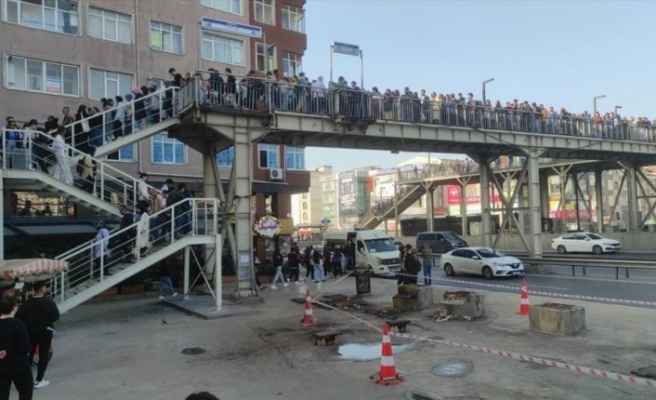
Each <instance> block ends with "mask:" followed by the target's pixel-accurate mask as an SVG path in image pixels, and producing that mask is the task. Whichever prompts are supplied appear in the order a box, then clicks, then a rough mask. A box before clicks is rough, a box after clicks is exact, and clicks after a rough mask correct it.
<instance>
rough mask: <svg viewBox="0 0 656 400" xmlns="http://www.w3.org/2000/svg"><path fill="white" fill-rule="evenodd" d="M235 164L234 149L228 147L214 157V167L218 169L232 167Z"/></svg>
mask: <svg viewBox="0 0 656 400" xmlns="http://www.w3.org/2000/svg"><path fill="white" fill-rule="evenodd" d="M234 163H235V148H234V147H230V148H227V149H225V150H223V151H221V152H219V153H218V154H217V155H216V165H218V166H219V167H232V164H234Z"/></svg>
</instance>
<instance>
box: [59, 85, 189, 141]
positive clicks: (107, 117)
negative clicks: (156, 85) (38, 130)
mask: <svg viewBox="0 0 656 400" xmlns="http://www.w3.org/2000/svg"><path fill="white" fill-rule="evenodd" d="M177 90H178V88H177V87H176V86H169V87H166V88H160V89H159V90H157V91H155V92H153V93H150V94H148V95H147V96H144V97H141V98H139V99H136V100H132V101H129V102H123V103H121V105H120V107H119V106H114V107H112V108H109V109H107V110H104V111H103V112H101V113H98V114H94V115H91V116H88V117H86V118H84V119H81V120H78V121H75V122H73V123H71V124H68V125H66V126H65V128H66V129H67V130H68V131H69V132H70V143H71V146H72V147H74V148H76V149H86V148H87V147H89V146H94V147H100V146H103V145H105V144H108V143H110V142H112V141H114V140H115V139H117V138H119V137H121V136H127V135H129V134H131V133H132V132H136V131H138V130H139V129H141V128H143V127H145V126H148V125H153V124H157V123H158V122H159V121H162V120H164V119H167V118H169V117H172V116H173V108H174V104H175V94H176V92H177ZM137 108H138V109H139V110H137ZM117 112H120V113H121V114H125V117H124V118H123V119H120V118H119V119H117V118H116V117H117V116H116V113H117ZM50 134H51V133H50Z"/></svg>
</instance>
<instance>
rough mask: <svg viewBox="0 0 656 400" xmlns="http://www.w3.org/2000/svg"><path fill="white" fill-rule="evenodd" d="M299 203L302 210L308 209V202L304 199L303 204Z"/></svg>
mask: <svg viewBox="0 0 656 400" xmlns="http://www.w3.org/2000/svg"><path fill="white" fill-rule="evenodd" d="M301 205H302V207H303V209H304V210H307V209H308V203H307V202H305V201H304V202H303V204H301Z"/></svg>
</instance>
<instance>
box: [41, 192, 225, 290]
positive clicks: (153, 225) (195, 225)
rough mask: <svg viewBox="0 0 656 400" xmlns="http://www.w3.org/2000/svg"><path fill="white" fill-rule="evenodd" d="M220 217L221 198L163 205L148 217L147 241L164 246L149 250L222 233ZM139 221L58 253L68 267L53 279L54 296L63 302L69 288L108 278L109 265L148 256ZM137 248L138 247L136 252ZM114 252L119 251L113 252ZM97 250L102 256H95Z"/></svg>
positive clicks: (137, 260)
mask: <svg viewBox="0 0 656 400" xmlns="http://www.w3.org/2000/svg"><path fill="white" fill-rule="evenodd" d="M185 204H188V205H189V207H188V209H186V207H183V206H184V205H185ZM218 218H219V212H218V199H204V198H199V199H195V198H185V199H184V200H181V201H179V202H177V203H175V204H173V205H171V206H169V207H167V208H165V209H162V210H160V211H159V212H157V213H155V214H153V215H150V216H148V217H147V226H146V229H147V235H146V238H147V241H146V242H148V243H150V241H151V239H152V240H153V241H154V242H157V243H159V244H161V245H162V246H163V247H161V248H160V247H153V248H151V249H150V250H149V251H151V252H158V251H160V250H162V249H163V248H165V247H167V246H169V245H172V244H174V243H176V242H177V241H178V240H181V239H182V238H183V237H185V236H187V235H192V236H195V235H216V234H218V233H219V224H218ZM139 225H140V222H139V221H137V222H135V223H133V224H132V225H130V226H129V227H126V228H123V229H120V230H118V231H115V232H112V233H110V234H109V236H107V237H105V238H103V239H102V240H101V241H100V242H97V241H96V240H93V241H90V242H87V243H85V245H84V246H82V247H81V248H79V249H77V250H75V251H68V252H66V253H64V254H62V255H59V256H57V257H55V259H57V260H61V261H66V262H67V263H68V266H69V268H68V270H66V271H63V272H61V273H60V274H59V275H58V276H55V277H54V278H53V279H52V280H51V282H50V284H51V285H50V286H51V288H52V293H53V298H54V299H56V300H58V301H60V302H63V301H64V300H66V298H67V296H66V292H67V291H68V290H70V289H72V288H74V287H76V286H78V285H81V284H84V283H86V282H92V284H95V283H94V282H96V281H95V279H98V280H99V281H100V282H102V281H103V280H105V279H106V278H107V276H108V275H107V273H106V271H107V272H109V271H108V270H109V269H110V268H112V267H114V266H117V265H119V264H121V263H126V262H135V263H136V262H139V261H140V260H141V259H143V258H144V257H146V256H147V253H143V252H142V250H143V248H144V247H145V246H146V243H144V242H143V235H142V237H140V235H139V232H136V230H137V229H138V228H139ZM98 246H100V247H98ZM134 248H136V249H137V250H136V252H134V253H133V249H134ZM96 250H98V251H96ZM112 252H116V254H113V255H112V254H111V253H112ZM95 253H100V254H102V256H100V257H95V256H96V255H97V254H95ZM117 256H120V257H117ZM129 259H134V261H130V260H129Z"/></svg>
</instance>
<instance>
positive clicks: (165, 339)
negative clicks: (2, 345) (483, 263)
mask: <svg viewBox="0 0 656 400" xmlns="http://www.w3.org/2000/svg"><path fill="white" fill-rule="evenodd" d="M529 278H530V280H531V281H532V280H533V279H534V277H532V276H531V277H529ZM333 282H334V281H331V280H329V281H328V282H327V283H325V284H321V285H319V286H317V285H315V284H309V286H307V287H309V288H310V290H311V291H312V292H313V293H315V294H316V293H317V292H318V291H323V292H324V293H325V294H333V293H341V294H345V295H353V294H354V293H355V282H354V279H353V278H346V279H345V280H343V281H341V282H340V283H337V284H335V283H333ZM509 282H511V283H517V281H516V280H514V281H502V282H501V283H509ZM371 287H372V293H371V295H368V296H366V297H364V299H365V301H366V302H367V303H369V304H370V305H371V306H372V307H374V308H383V307H384V308H388V309H390V308H391V300H392V295H393V294H395V292H396V282H395V281H393V280H385V279H373V280H372V281H371ZM447 289H452V287H446V286H441V285H440V286H433V287H432V290H433V292H434V296H435V299H436V300H438V299H439V298H441V296H442V295H443V293H444V291H445V290H447ZM305 290H306V285H305V284H302V285H290V286H289V287H287V288H283V287H282V285H279V288H278V290H275V291H274V290H271V289H270V288H267V289H265V290H264V291H263V292H262V293H261V297H262V299H263V300H264V302H262V303H259V302H246V304H239V303H235V302H229V303H226V306H225V307H226V308H228V309H229V308H230V307H233V308H237V307H238V312H225V313H224V316H223V317H220V318H215V319H210V320H205V319H201V318H198V317H196V316H194V315H191V314H190V313H186V312H181V311H179V310H177V309H174V308H172V307H169V306H167V305H165V304H163V303H161V302H159V301H158V300H156V299H150V298H148V299H140V300H130V301H121V302H114V303H101V304H90V305H82V306H80V307H77V308H75V309H73V310H72V311H71V312H69V313H68V314H65V315H63V316H62V321H61V322H60V323H59V324H58V325H57V329H58V330H59V332H60V336H59V337H58V338H56V339H55V342H54V356H53V360H52V362H51V364H50V366H49V367H48V372H47V374H46V379H49V380H50V381H51V384H50V386H48V387H47V388H44V389H39V390H37V391H36V392H35V396H34V398H35V399H37V400H45V399H53V400H54V399H56V400H60V399H67V400H77V399H79V400H90V399H94V398H100V399H106V400H113V399H121V400H124V399H152V400H155V399H162V400H164V399H166V400H172V399H180V400H182V399H185V398H186V396H187V395H189V394H190V393H192V392H195V391H202V390H207V391H210V392H212V393H214V394H215V395H216V396H218V397H219V398H220V399H221V400H235V399H249V400H251V399H252V400H259V399H262V400H272V399H281V400H284V399H289V400H307V399H317V400H332V399H345V398H358V399H381V400H387V399H390V400H391V399H412V398H416V399H422V400H426V399H434V400H437V399H439V400H447V399H452V400H455V399H460V400H466V399H486V400H495V399H499V400H514V399H518V400H520V399H529V398H530V399H538V400H543V399H544V400H546V399H553V400H563V399H568V400H604V399H613V400H624V399H632V400H634V399H645V400H647V399H654V398H656V389H653V388H647V387H643V386H639V385H637V384H630V383H622V382H618V381H615V380H611V379H603V378H593V377H590V376H586V375H582V374H579V373H576V372H573V371H564V370H560V369H554V368H547V367H545V366H542V365H537V364H531V363H526V362H519V361H515V360H512V359H509V358H506V357H499V356H495V355H490V354H486V353H483V352H478V351H473V350H469V349H466V348H461V347H456V346H451V345H446V344H434V343H429V342H425V341H416V340H409V339H402V338H397V337H393V338H392V341H393V343H394V344H395V345H405V347H404V348H403V351H398V352H397V353H396V354H395V357H394V358H395V361H396V368H397V370H398V372H399V373H401V374H402V375H403V376H404V378H405V381H404V382H403V383H401V384H400V385H398V386H390V387H385V386H378V385H374V384H372V382H371V381H370V379H369V377H370V375H372V374H374V373H375V372H378V370H379V367H380V359H379V357H378V356H375V358H374V359H372V360H364V361H362V360H353V359H347V358H343V357H341V356H340V354H339V351H338V348H336V347H325V348H320V347H314V346H313V345H312V336H311V332H313V331H323V330H327V329H331V330H339V331H341V332H342V333H343V335H342V336H341V338H340V344H343V345H345V344H363V345H373V346H380V342H381V335H380V333H379V332H377V331H376V330H374V329H373V328H371V327H370V326H368V325H367V324H365V323H364V322H363V321H365V322H368V323H370V324H373V325H374V326H381V325H382V319H380V318H378V317H376V316H374V315H371V314H366V313H363V312H359V311H358V312H351V311H349V312H344V311H335V310H327V309H321V308H318V307H315V308H314V310H313V311H314V316H315V318H316V320H317V327H316V328H303V327H302V326H301V325H300V323H299V322H300V319H301V317H302V315H303V304H298V303H295V302H292V301H290V300H292V299H297V298H303V296H304V295H305ZM476 291H477V292H479V293H482V294H484V295H485V307H486V316H485V317H484V318H482V319H478V320H474V321H460V320H451V321H444V322H437V321H436V320H434V319H432V312H433V310H424V311H417V312H409V313H404V314H401V316H402V317H403V318H406V319H409V320H411V325H410V333H412V334H416V335H420V336H422V337H431V338H444V339H445V340H449V341H453V342H458V343H464V344H471V345H481V346H487V347H491V348H495V349H499V350H504V351H513V352H518V353H521V354H524V355H529V356H537V357H544V358H548V359H552V360H559V361H563V362H567V363H571V364H576V365H581V366H588V367H594V368H598V369H601V370H605V371H612V372H617V373H622V374H627V375H628V374H630V371H632V370H635V369H638V368H640V367H646V366H651V365H656V353H655V349H656V343H655V342H654V341H653V340H654V339H653V323H652V321H653V320H654V319H656V309H649V308H638V307H625V306H618V305H609V304H601V303H593V302H584V301H569V300H567V301H566V303H568V304H575V305H580V306H583V307H585V311H586V322H587V330H586V331H585V332H584V333H582V334H580V335H578V336H572V337H558V336H551V335H546V334H539V333H533V332H530V331H529V325H528V318H527V317H522V316H518V315H516V311H517V310H518V308H519V292H517V293H504V292H493V291H487V290H480V289H476ZM550 300H551V301H554V300H553V299H549V298H541V297H536V296H532V297H531V298H530V302H531V304H539V303H543V302H547V301H550ZM197 301H199V300H197ZM211 302H212V301H211V299H210V298H207V304H211ZM558 302H560V303H563V302H565V301H562V300H558ZM201 307H205V306H201ZM185 349H186V352H189V353H192V354H184V352H183V351H184V350H185ZM190 349H191V350H190ZM194 353H196V354H194ZM450 361H456V362H463V363H464V364H467V365H469V366H470V367H471V371H469V372H466V371H465V372H463V373H462V374H461V375H462V376H459V377H439V376H436V375H435V374H433V373H432V370H433V368H434V367H435V366H436V365H438V364H440V363H444V362H450ZM411 393H416V394H417V396H415V397H412V396H411ZM419 394H420V395H421V396H424V397H419V396H418V395H419ZM13 396H14V397H13V398H14V399H15V398H16V394H15V392H14V393H13Z"/></svg>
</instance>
